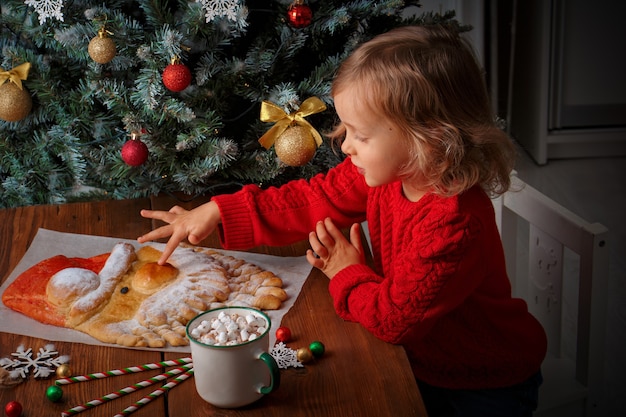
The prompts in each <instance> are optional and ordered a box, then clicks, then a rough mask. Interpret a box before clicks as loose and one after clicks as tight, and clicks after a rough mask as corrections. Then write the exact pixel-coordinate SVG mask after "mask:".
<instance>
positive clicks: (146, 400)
mask: <svg viewBox="0 0 626 417" xmlns="http://www.w3.org/2000/svg"><path fill="white" fill-rule="evenodd" d="M192 375H193V368H191V369H189V370H188V371H187V372H185V373H184V374H182V375H181V376H179V377H176V378H174V379H173V380H172V381H170V382H168V383H167V384H165V385H163V386H162V387H161V388H159V389H156V390H154V391H152V392H151V393H150V394H148V395H146V396H145V397H143V398H142V399H140V400H139V401H137V402H136V403H135V404H133V405H131V406H129V407H126V408H125V409H124V410H122V411H121V412H120V413H118V414H116V415H115V416H114V417H124V416H127V415H129V414H131V413H133V412H135V411H137V410H138V409H140V408H141V407H143V406H144V405H146V404H148V403H149V402H150V401H152V400H154V399H155V398H158V397H159V396H161V395H163V394H165V393H166V392H167V391H169V390H170V389H172V388H174V387H175V386H176V385H178V384H179V383H180V382H182V381H184V380H185V379H187V378H189V377H190V376H192Z"/></svg>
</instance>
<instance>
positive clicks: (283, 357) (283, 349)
mask: <svg viewBox="0 0 626 417" xmlns="http://www.w3.org/2000/svg"><path fill="white" fill-rule="evenodd" d="M270 355H272V357H273V358H274V360H275V361H276V364H277V365H278V367H279V368H280V369H287V368H289V367H291V366H292V367H294V368H303V367H304V365H302V364H301V363H300V362H299V361H298V354H297V352H296V351H295V350H293V349H291V348H289V347H288V346H287V345H285V344H284V343H283V342H278V343H277V344H276V345H274V347H273V348H272V351H271V352H270Z"/></svg>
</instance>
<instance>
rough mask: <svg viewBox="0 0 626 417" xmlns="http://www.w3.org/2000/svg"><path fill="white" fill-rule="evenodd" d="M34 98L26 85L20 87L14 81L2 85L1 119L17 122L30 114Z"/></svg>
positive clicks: (0, 88)
mask: <svg viewBox="0 0 626 417" xmlns="http://www.w3.org/2000/svg"><path fill="white" fill-rule="evenodd" d="M32 108H33V100H32V99H31V98H30V94H29V92H28V90H26V87H23V86H22V88H21V89H20V88H19V87H18V86H17V85H15V84H14V83H12V82H5V83H4V84H2V85H0V119H2V120H4V121H6V122H17V121H20V120H22V119H23V118H25V117H26V116H28V114H29V113H30V111H31V109H32Z"/></svg>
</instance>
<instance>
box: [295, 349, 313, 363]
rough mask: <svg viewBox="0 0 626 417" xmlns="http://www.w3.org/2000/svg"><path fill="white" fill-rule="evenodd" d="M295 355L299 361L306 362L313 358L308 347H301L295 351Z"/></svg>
mask: <svg viewBox="0 0 626 417" xmlns="http://www.w3.org/2000/svg"><path fill="white" fill-rule="evenodd" d="M296 357H297V358H298V360H299V361H300V362H302V363H306V362H308V361H310V360H311V359H313V353H311V350H310V349H309V348H307V347H303V348H300V349H298V350H297V351H296Z"/></svg>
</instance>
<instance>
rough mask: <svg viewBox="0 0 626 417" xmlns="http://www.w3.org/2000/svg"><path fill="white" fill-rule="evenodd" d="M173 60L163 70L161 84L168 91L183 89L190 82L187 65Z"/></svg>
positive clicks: (189, 72)
mask: <svg viewBox="0 0 626 417" xmlns="http://www.w3.org/2000/svg"><path fill="white" fill-rule="evenodd" d="M173 61H174V62H172V63H171V64H169V65H168V66H167V67H165V69H164V70H163V75H162V78H163V85H164V86H165V87H167V89H168V90H170V91H174V92H179V91H183V90H184V89H185V88H187V87H189V84H191V71H190V70H189V68H188V67H187V65H185V64H181V63H180V62H176V61H175V60H173Z"/></svg>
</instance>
